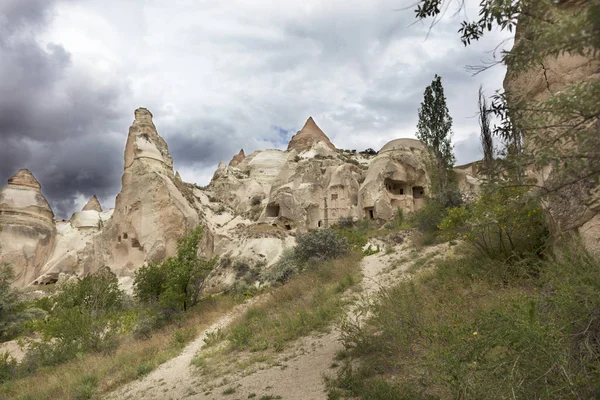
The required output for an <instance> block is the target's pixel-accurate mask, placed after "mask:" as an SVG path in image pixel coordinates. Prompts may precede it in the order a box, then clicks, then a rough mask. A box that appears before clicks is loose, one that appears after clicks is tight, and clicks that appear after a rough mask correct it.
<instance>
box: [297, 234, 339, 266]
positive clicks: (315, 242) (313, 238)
mask: <svg viewBox="0 0 600 400" xmlns="http://www.w3.org/2000/svg"><path fill="white" fill-rule="evenodd" d="M347 252H348V242H347V241H346V240H345V239H344V238H342V237H340V236H339V235H338V234H337V232H336V231H334V230H333V229H317V230H314V231H312V232H309V233H306V234H303V235H299V236H298V237H297V239H296V247H295V248H294V254H295V257H296V259H297V260H298V261H300V262H307V261H309V260H320V261H322V260H329V259H332V258H339V257H342V256H343V255H344V254H346V253H347Z"/></svg>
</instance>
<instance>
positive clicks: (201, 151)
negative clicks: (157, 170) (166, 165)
mask: <svg viewBox="0 0 600 400" xmlns="http://www.w3.org/2000/svg"><path fill="white" fill-rule="evenodd" d="M163 131H164V132H168V131H171V132H172V133H165V138H166V139H167V141H168V144H169V152H170V153H171V155H172V156H173V160H174V161H175V164H180V165H195V164H196V165H198V166H200V167H204V166H208V165H215V164H216V163H218V162H219V161H229V158H231V157H232V156H233V154H235V153H236V152H238V151H239V149H240V148H242V147H244V140H243V139H242V138H241V137H240V136H239V134H238V133H237V132H236V129H235V128H234V127H233V126H232V125H228V124H225V123H223V122H220V121H218V120H212V119H198V120H193V121H189V122H187V123H185V124H183V125H180V126H176V127H168V126H167V127H166V129H165V130H163ZM236 149H237V150H236Z"/></svg>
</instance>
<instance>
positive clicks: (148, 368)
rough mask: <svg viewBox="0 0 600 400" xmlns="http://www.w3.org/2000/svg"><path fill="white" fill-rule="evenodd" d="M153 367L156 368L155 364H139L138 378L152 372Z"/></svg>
mask: <svg viewBox="0 0 600 400" xmlns="http://www.w3.org/2000/svg"><path fill="white" fill-rule="evenodd" d="M153 369H154V366H153V365H152V364H145V363H144V364H140V365H138V367H137V375H138V378H141V377H143V376H146V375H148V374H149V373H150V372H152V370H153Z"/></svg>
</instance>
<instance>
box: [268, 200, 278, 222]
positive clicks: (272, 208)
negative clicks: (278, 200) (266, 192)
mask: <svg viewBox="0 0 600 400" xmlns="http://www.w3.org/2000/svg"><path fill="white" fill-rule="evenodd" d="M265 214H266V215H267V217H271V218H273V217H279V204H275V203H271V204H269V205H268V206H267V209H266V211H265Z"/></svg>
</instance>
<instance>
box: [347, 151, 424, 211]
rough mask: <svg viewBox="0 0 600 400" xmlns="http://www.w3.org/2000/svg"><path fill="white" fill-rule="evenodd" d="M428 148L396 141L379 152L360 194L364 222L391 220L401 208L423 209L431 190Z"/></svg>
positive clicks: (359, 202) (406, 209)
mask: <svg viewBox="0 0 600 400" xmlns="http://www.w3.org/2000/svg"><path fill="white" fill-rule="evenodd" d="M427 157H428V153H427V149H426V147H425V145H424V144H423V143H422V142H420V141H419V140H416V139H396V140H392V141H391V142H389V143H387V144H386V145H385V146H383V147H382V148H381V150H379V152H378V153H377V156H376V157H375V159H374V160H373V162H371V165H370V166H369V170H368V171H367V176H366V178H365V180H364V182H363V183H362V184H361V186H360V189H359V192H358V199H359V200H358V204H359V208H360V210H361V216H362V218H368V219H380V220H384V221H385V220H390V219H392V218H394V216H395V215H396V213H397V210H398V208H401V209H402V210H404V211H405V212H410V211H415V210H418V209H419V208H420V207H422V206H423V204H424V202H425V199H426V197H427V190H429V177H428V175H427V169H426V165H425V163H426V160H427Z"/></svg>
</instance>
